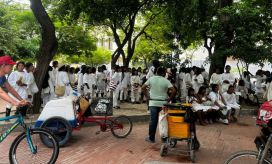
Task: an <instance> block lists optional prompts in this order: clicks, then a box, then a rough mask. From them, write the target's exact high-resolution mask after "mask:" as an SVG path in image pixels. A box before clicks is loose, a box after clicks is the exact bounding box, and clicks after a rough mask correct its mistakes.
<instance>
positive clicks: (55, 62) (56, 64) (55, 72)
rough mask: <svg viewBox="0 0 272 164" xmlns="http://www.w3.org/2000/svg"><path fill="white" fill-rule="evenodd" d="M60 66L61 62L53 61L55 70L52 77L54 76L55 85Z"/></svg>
mask: <svg viewBox="0 0 272 164" xmlns="http://www.w3.org/2000/svg"><path fill="white" fill-rule="evenodd" d="M58 66H59V62H58V61H53V63H52V67H53V70H52V77H51V78H52V81H53V84H54V87H55V84H56V77H57V73H58Z"/></svg>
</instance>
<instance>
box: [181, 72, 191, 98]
mask: <svg viewBox="0 0 272 164" xmlns="http://www.w3.org/2000/svg"><path fill="white" fill-rule="evenodd" d="M190 72H191V68H186V69H185V78H184V83H185V88H184V90H183V93H184V97H186V96H187V93H188V89H189V88H190V87H192V76H191V73H190Z"/></svg>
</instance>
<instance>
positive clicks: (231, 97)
mask: <svg viewBox="0 0 272 164" xmlns="http://www.w3.org/2000/svg"><path fill="white" fill-rule="evenodd" d="M223 98H224V100H225V102H226V105H227V106H228V107H229V108H231V109H233V110H234V111H235V112H234V115H229V119H231V118H230V117H232V119H233V121H237V117H238V115H239V112H240V105H239V104H238V103H237V102H236V95H235V91H234V86H232V85H230V86H229V88H228V91H227V92H224V93H223ZM229 114H231V113H229Z"/></svg>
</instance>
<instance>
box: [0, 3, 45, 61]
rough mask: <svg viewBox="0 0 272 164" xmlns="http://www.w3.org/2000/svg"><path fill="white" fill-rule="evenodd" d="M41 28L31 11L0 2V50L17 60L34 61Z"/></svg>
mask: <svg viewBox="0 0 272 164" xmlns="http://www.w3.org/2000/svg"><path fill="white" fill-rule="evenodd" d="M39 33H40V32H39V26H38V24H37V22H36V20H35V18H34V16H33V14H32V12H31V11H30V10H29V9H25V7H24V6H22V5H19V4H8V3H4V2H0V49H1V50H4V52H5V53H6V54H9V55H12V56H13V57H14V58H15V59H27V60H30V61H34V60H35V57H36V54H37V52H38V50H39V42H40V34H39Z"/></svg>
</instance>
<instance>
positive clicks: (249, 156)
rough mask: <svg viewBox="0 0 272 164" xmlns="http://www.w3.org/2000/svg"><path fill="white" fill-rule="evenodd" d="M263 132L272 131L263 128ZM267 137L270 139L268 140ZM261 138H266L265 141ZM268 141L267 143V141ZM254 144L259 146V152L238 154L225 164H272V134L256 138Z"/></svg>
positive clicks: (240, 152)
mask: <svg viewBox="0 0 272 164" xmlns="http://www.w3.org/2000/svg"><path fill="white" fill-rule="evenodd" d="M271 121H272V120H271ZM261 131H262V132H263V133H264V131H270V130H269V128H268V127H263V128H262V130H261ZM267 136H269V137H268V138H267ZM259 138H264V140H263V139H259ZM266 139H267V141H265V140H266ZM254 142H255V144H256V146H257V149H258V151H251V150H244V151H239V152H236V153H234V154H233V155H231V156H230V157H229V158H228V159H227V160H226V161H225V163H224V164H238V163H243V164H244V163H246V164H253V163H254V164H256V163H257V164H272V160H271V159H272V158H271V157H272V156H271V153H272V150H271V145H272V133H271V132H269V134H264V136H261V137H256V139H255V141H254Z"/></svg>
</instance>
